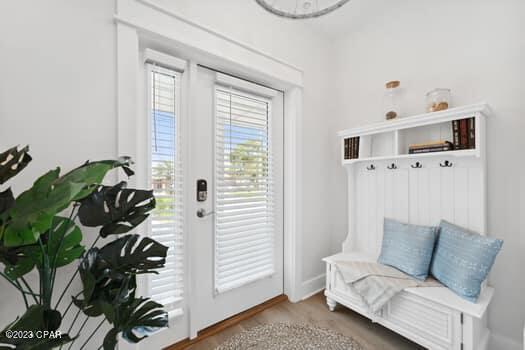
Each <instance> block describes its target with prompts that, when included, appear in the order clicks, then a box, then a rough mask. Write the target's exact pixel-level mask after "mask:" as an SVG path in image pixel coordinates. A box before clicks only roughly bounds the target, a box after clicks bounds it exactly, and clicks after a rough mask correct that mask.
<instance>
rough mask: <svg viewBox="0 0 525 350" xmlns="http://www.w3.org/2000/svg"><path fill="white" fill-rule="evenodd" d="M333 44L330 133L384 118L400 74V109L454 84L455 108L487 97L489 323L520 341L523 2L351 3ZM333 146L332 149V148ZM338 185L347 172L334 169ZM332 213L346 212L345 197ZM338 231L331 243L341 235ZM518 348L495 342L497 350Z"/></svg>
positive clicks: (524, 280)
mask: <svg viewBox="0 0 525 350" xmlns="http://www.w3.org/2000/svg"><path fill="white" fill-rule="evenodd" d="M344 11H345V12H346V14H348V16H347V18H346V23H347V24H346V25H345V28H344V35H343V36H341V37H339V38H338V40H337V41H336V42H335V43H334V45H335V46H336V47H337V48H338V50H339V51H338V54H337V55H336V56H335V59H336V63H335V71H336V72H338V75H337V76H336V78H338V80H337V82H336V89H335V91H336V93H337V98H336V103H337V113H336V115H337V118H338V121H337V122H335V123H334V128H335V129H334V131H335V130H337V129H342V128H348V127H351V126H356V125H360V124H364V123H370V122H374V121H381V120H382V119H383V118H382V114H381V98H382V94H383V91H384V83H385V82H387V81H388V80H392V79H399V80H400V81H401V85H402V87H404V89H405V98H404V102H405V103H404V106H405V111H406V115H414V114H418V113H422V112H423V111H424V101H425V100H424V98H425V93H426V92H427V91H429V90H431V89H432V88H434V87H448V88H451V89H452V94H453V97H454V101H453V103H454V104H455V105H464V104H469V103H475V102H479V101H486V102H488V103H489V104H490V105H491V106H492V107H493V110H494V115H493V117H492V118H491V119H490V120H489V122H488V145H489V150H488V195H489V198H488V203H489V208H488V209H489V217H488V228H489V234H491V235H493V236H496V237H499V238H502V239H504V240H505V243H504V247H503V250H502V252H501V253H500V255H499V256H498V258H497V261H496V264H495V266H494V269H493V272H492V275H491V283H492V284H493V285H494V286H495V287H496V296H495V298H494V302H493V303H492V305H491V307H490V312H489V317H490V327H491V328H492V330H493V332H495V333H496V334H497V337H496V338H495V339H496V340H498V339H502V337H504V338H507V339H510V340H513V341H514V342H521V341H520V340H521V336H522V333H523V325H524V321H525V301H524V300H525V299H524V298H523V293H524V291H525V275H524V274H523V271H522V267H523V264H524V263H525V259H524V258H523V255H524V254H523V252H524V251H525V229H524V228H525V226H524V218H523V217H524V209H525V177H524V175H523V174H524V171H523V170H524V169H525V168H524V166H523V149H524V148H525V138H524V137H523V132H524V130H525V118H524V117H523V111H524V110H525V103H524V101H525V99H524V95H525V87H524V83H523V81H524V78H525V65H524V62H525V26H524V24H523V23H525V2H524V1H522V0H503V1H489V0H486V1H479V0H462V1H454V0H446V1H438V2H435V1H432V2H431V1H421V0H405V1H391V0H375V1H369V0H355V1H353V2H352V3H350V4H349V5H348V7H347V8H345V9H344ZM332 147H333V148H334V149H336V147H337V145H335V144H334V145H333V146H332ZM337 181H339V183H341V184H342V183H344V181H345V179H344V173H343V171H342V170H340V171H339V175H338V180H337ZM338 202H339V203H340V204H341V205H340V206H336V207H337V208H339V210H338V214H337V215H336V217H339V216H342V215H344V210H345V209H344V208H345V207H344V203H345V198H344V193H343V196H340V197H339V198H338ZM343 236H344V235H341V236H340V237H338V238H337V239H336V240H338V241H342V239H343V238H344V237H343ZM512 346H516V344H512V343H505V344H503V343H501V342H500V343H497V344H496V343H494V345H493V348H494V349H511V348H512Z"/></svg>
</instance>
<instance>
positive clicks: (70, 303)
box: [62, 290, 84, 319]
mask: <svg viewBox="0 0 525 350" xmlns="http://www.w3.org/2000/svg"><path fill="white" fill-rule="evenodd" d="M83 292H84V291H83V290H82V291H80V292H79V293H78V294H77V295H75V298H77V297H78V296H79V295H80V294H82V293H83ZM72 305H73V299H71V301H70V302H69V305H68V306H67V308H66V311H64V314H63V315H62V319H63V318H64V317H65V316H66V314H67V312H68V311H69V309H70V308H71V306H72ZM79 311H80V309H79Z"/></svg>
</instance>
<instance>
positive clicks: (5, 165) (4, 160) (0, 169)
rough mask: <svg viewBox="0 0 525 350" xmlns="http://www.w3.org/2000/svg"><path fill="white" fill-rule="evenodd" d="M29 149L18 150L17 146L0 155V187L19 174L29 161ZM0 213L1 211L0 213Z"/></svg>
mask: <svg viewBox="0 0 525 350" xmlns="http://www.w3.org/2000/svg"><path fill="white" fill-rule="evenodd" d="M27 152H29V147H28V146H26V147H24V148H22V149H21V150H18V146H16V147H13V148H10V149H8V150H7V151H5V152H3V153H0V185H3V184H4V183H5V182H6V181H7V180H9V179H10V178H12V177H13V176H15V175H16V174H18V173H19V172H21V171H22V170H23V169H24V168H25V167H26V166H27V164H29V162H30V161H31V156H30V155H29V153H27ZM0 212H1V211H0Z"/></svg>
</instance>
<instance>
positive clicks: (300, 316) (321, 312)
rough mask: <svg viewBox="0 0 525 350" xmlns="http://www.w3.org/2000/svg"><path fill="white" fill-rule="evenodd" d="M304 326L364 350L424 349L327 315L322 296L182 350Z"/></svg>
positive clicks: (345, 314) (374, 327) (364, 322)
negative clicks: (275, 327)
mask: <svg viewBox="0 0 525 350" xmlns="http://www.w3.org/2000/svg"><path fill="white" fill-rule="evenodd" d="M279 322H289V323H306V324H313V325H317V326H319V327H323V328H328V329H332V330H334V331H336V332H339V333H341V334H344V335H347V336H351V337H353V338H354V339H355V340H357V341H358V342H359V343H361V345H363V347H364V348H365V349H366V350H419V349H424V348H422V347H420V346H418V345H416V344H414V343H412V342H411V341H410V340H408V339H406V338H403V337H402V336H400V335H398V334H396V333H394V332H392V331H390V330H388V329H386V328H384V327H383V326H381V325H378V324H374V323H372V322H371V321H370V320H369V319H367V318H365V317H363V316H361V315H359V314H357V313H355V312H353V311H351V310H349V309H347V308H345V307H343V306H340V305H337V308H336V309H335V311H334V312H330V311H329V310H328V307H327V306H326V303H325V297H324V295H323V294H322V293H319V294H316V295H314V296H312V297H311V298H308V299H306V300H304V301H301V302H299V303H296V304H292V303H290V302H289V301H283V302H281V303H278V304H276V305H273V306H272V307H270V308H268V309H266V310H264V311H262V312H260V313H258V314H255V315H253V316H252V317H250V318H248V319H245V320H243V321H241V322H239V323H237V324H235V325H232V326H231V327H229V328H226V329H224V330H222V331H221V332H220V333H218V334H215V335H213V336H210V337H207V338H205V339H203V340H201V341H199V342H197V343H195V344H193V345H190V346H189V347H187V348H186V349H190V350H212V349H214V348H215V347H217V346H218V345H220V344H221V343H222V342H224V341H226V340H227V339H228V338H230V337H231V336H233V335H235V334H238V333H240V332H242V331H244V330H247V329H250V328H252V327H255V326H258V325H261V324H268V323H279Z"/></svg>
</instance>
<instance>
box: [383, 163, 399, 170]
mask: <svg viewBox="0 0 525 350" xmlns="http://www.w3.org/2000/svg"><path fill="white" fill-rule="evenodd" d="M386 168H387V169H390V170H394V169H397V165H396V164H395V163H392V165H389V166H387V167H386Z"/></svg>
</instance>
